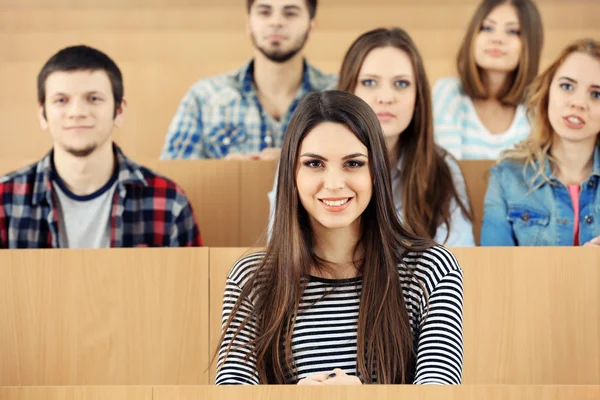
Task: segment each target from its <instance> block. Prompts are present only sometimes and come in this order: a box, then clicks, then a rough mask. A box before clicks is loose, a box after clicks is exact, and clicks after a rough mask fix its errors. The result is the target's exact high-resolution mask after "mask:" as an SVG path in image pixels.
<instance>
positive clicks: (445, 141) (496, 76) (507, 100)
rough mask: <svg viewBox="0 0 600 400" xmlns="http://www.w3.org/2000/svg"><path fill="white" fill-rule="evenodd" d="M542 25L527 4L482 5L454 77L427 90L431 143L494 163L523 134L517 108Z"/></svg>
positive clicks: (536, 57) (533, 69)
mask: <svg viewBox="0 0 600 400" xmlns="http://www.w3.org/2000/svg"><path fill="white" fill-rule="evenodd" d="M542 43H543V29H542V20H541V17H540V14H539V11H538V9H537V7H536V5H535V3H534V2H533V1H532V0H508V1H507V0H483V1H482V2H481V3H480V5H479V7H478V8H477V10H476V11H475V14H474V15H473V17H472V19H471V22H470V24H469V28H468V29H467V32H466V34H465V38H464V39H463V42H462V45H461V47H460V50H459V52H458V57H457V69H458V75H459V76H458V77H449V78H444V79H441V80H439V81H438V82H437V83H436V84H435V86H434V89H433V107H434V121H435V137H436V141H437V143H438V144H439V145H440V146H442V147H444V148H445V149H446V150H448V151H449V152H450V153H451V154H452V155H454V156H455V157H456V158H458V159H497V158H498V156H499V154H500V152H501V151H502V150H504V149H507V148H510V147H512V146H514V145H515V144H516V143H518V142H519V141H521V140H522V139H524V138H525V137H527V135H528V134H529V129H530V127H529V123H528V121H527V118H526V115H525V108H524V107H523V105H522V102H523V97H524V93H525V89H526V88H527V86H528V85H529V84H530V83H531V82H532V81H533V79H534V78H535V76H536V75H537V72H538V66H539V61H540V54H541V51H542Z"/></svg>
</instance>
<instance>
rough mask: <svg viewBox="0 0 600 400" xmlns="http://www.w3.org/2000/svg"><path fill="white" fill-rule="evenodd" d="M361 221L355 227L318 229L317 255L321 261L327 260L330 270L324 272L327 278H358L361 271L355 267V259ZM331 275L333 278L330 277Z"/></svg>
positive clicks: (316, 238)
mask: <svg viewBox="0 0 600 400" xmlns="http://www.w3.org/2000/svg"><path fill="white" fill-rule="evenodd" d="M359 226H360V221H356V222H355V223H354V224H353V226H350V227H346V228H340V229H327V228H322V227H321V229H317V230H316V231H315V232H314V233H315V243H314V245H315V253H316V255H317V256H319V257H320V258H321V259H323V260H326V261H327V262H328V263H329V264H330V266H331V269H330V270H326V271H324V272H325V273H327V274H328V276H326V277H327V278H333V279H347V278H354V277H356V276H358V274H359V271H358V270H357V269H356V268H355V267H354V263H355V262H356V261H357V260H356V258H355V257H357V256H359V257H360V254H355V252H354V250H355V248H356V243H357V242H358V240H359V237H360V228H359ZM329 274H331V276H329Z"/></svg>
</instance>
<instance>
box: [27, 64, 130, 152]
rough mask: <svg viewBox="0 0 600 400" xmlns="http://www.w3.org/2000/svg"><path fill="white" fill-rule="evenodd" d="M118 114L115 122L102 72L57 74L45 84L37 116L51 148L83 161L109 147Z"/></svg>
mask: <svg viewBox="0 0 600 400" xmlns="http://www.w3.org/2000/svg"><path fill="white" fill-rule="evenodd" d="M122 111H123V110H122V108H119V109H118V110H117V117H116V118H115V115H114V113H115V107H114V98H113V94H112V87H111V84H110V79H109V77H108V74H107V73H106V72H105V71H100V70H98V71H73V72H67V71H57V72H53V73H52V74H50V75H49V76H48V79H47V80H46V100H45V104H44V106H42V107H40V110H39V114H38V116H39V119H40V125H41V127H42V129H44V130H48V131H49V132H50V135H51V136H52V139H53V141H54V146H58V147H60V148H61V150H64V151H66V152H68V153H70V154H72V155H74V156H76V157H87V156H88V155H90V154H91V153H93V152H94V151H95V150H97V149H98V148H100V147H103V146H110V145H112V144H111V137H112V129H113V126H115V125H117V126H118V125H119V124H120V122H121V119H122ZM44 113H45V116H44Z"/></svg>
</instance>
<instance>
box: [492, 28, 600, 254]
mask: <svg viewBox="0 0 600 400" xmlns="http://www.w3.org/2000/svg"><path fill="white" fill-rule="evenodd" d="M526 103H527V109H528V115H529V116H530V119H531V121H532V131H531V135H530V137H529V138H527V139H526V140H524V141H522V142H521V143H520V144H519V145H518V146H516V148H515V149H512V150H509V151H506V152H505V153H504V154H503V156H502V161H501V162H500V163H499V164H498V165H497V166H496V167H494V168H493V169H492V174H491V178H490V182H489V187H488V190H487V193H486V197H485V206H484V209H485V215H484V218H483V227H482V233H481V244H482V245H488V246H490V245H491V246H515V245H516V246H571V245H575V246H578V245H580V244H581V245H588V246H600V189H599V188H598V186H599V183H600V182H599V179H600V141H599V137H600V43H599V42H598V41H595V40H592V39H583V40H578V41H575V42H574V43H572V44H570V45H569V46H567V47H566V48H565V49H564V50H563V51H562V53H561V54H560V56H559V57H558V59H557V60H556V61H555V62H554V63H552V65H550V67H548V69H547V70H546V71H545V72H544V73H543V74H541V75H540V76H539V77H538V78H537V79H536V80H535V81H534V82H533V84H532V85H531V88H530V91H529V95H528V99H527V102H526Z"/></svg>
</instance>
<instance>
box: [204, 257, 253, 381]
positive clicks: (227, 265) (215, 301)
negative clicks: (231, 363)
mask: <svg viewBox="0 0 600 400" xmlns="http://www.w3.org/2000/svg"><path fill="white" fill-rule="evenodd" d="M254 251H258V249H256V250H254ZM252 252H253V250H251V249H248V248H247V247H245V248H226V249H225V248H211V249H210V256H209V259H210V289H209V290H210V352H209V353H210V356H211V357H212V356H213V355H214V352H215V350H216V349H217V348H218V346H219V344H220V339H221V311H222V308H223V292H224V291H225V282H226V280H227V274H228V273H229V270H230V269H231V267H232V266H233V264H234V263H235V262H236V261H237V260H239V259H240V258H242V257H243V256H245V255H247V254H251V253H252ZM216 361H217V360H216V358H215V362H214V363H213V364H212V365H211V368H210V382H211V383H213V382H214V378H215V372H216V366H217V365H216V364H217V362H216Z"/></svg>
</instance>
